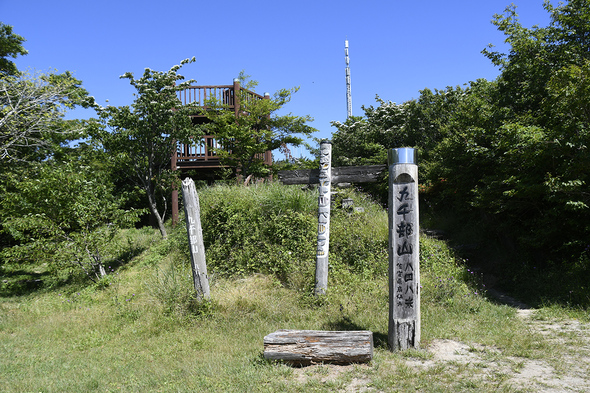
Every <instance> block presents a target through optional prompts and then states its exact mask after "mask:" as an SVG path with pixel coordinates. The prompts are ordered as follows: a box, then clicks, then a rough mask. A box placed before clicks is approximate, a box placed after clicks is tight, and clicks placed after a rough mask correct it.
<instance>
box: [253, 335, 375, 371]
mask: <svg viewBox="0 0 590 393" xmlns="http://www.w3.org/2000/svg"><path fill="white" fill-rule="evenodd" d="M264 358H265V359H268V360H282V361H284V362H286V363H289V364H293V365H300V366H306V365H310V364H318V363H334V364H350V363H366V362H369V361H371V359H372V358H373V333H372V332H370V331H367V330H358V331H337V332H330V331H321V330H278V331H276V332H274V333H271V334H269V335H268V336H265V337H264Z"/></svg>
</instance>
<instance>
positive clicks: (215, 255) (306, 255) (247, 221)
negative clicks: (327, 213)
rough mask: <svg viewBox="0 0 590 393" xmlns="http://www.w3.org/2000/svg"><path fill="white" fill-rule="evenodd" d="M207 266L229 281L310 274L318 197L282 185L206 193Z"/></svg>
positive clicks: (203, 203)
mask: <svg viewBox="0 0 590 393" xmlns="http://www.w3.org/2000/svg"><path fill="white" fill-rule="evenodd" d="M200 199H201V208H202V211H201V221H202V224H203V238H204V242H205V248H206V250H207V266H208V269H209V267H211V271H212V272H218V273H221V274H223V275H238V276H241V275H245V274H251V273H253V272H261V273H266V274H274V275H275V276H277V277H278V278H279V279H281V280H283V282H288V281H289V276H290V274H291V273H292V272H297V271H298V270H300V269H303V270H304V271H305V272H309V270H310V266H309V264H310V263H313V261H314V251H315V246H314V241H315V236H317V234H316V233H315V231H314V230H315V227H316V226H317V219H316V217H315V214H316V213H314V209H315V210H317V196H316V195H314V194H312V193H308V192H305V191H301V190H299V189H297V188H294V187H283V186H281V185H278V184H271V185H260V186H256V187H227V186H218V187H213V188H210V189H205V190H203V191H202V192H201V193H200Z"/></svg>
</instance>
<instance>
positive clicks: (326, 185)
mask: <svg viewBox="0 0 590 393" xmlns="http://www.w3.org/2000/svg"><path fill="white" fill-rule="evenodd" d="M331 179H332V142H330V141H328V140H323V141H321V143H320V176H319V183H320V187H319V197H318V246H317V253H316V263H315V294H316V295H323V294H325V293H326V289H327V288H328V255H329V250H330V199H331V197H330V195H331V192H330V185H331Z"/></svg>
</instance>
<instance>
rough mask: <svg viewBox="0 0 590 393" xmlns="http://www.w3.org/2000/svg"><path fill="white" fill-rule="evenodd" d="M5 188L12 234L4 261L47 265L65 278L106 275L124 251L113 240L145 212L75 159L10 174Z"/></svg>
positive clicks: (1, 205)
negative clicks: (124, 205) (124, 203)
mask: <svg viewBox="0 0 590 393" xmlns="http://www.w3.org/2000/svg"><path fill="white" fill-rule="evenodd" d="M2 187H3V190H2V194H3V198H2V201H0V214H1V216H2V222H3V224H2V225H3V226H2V230H3V232H4V233H5V234H6V235H7V236H8V237H9V239H10V240H9V242H8V243H9V245H10V246H7V247H5V248H3V249H2V250H1V251H0V252H1V255H2V259H3V260H4V263H5V264H9V265H15V266H18V265H22V264H27V263H28V264H36V265H42V264H46V265H47V267H48V270H49V271H50V272H52V274H53V275H54V276H56V277H57V278H58V279H59V280H61V281H64V280H67V279H68V278H70V277H71V276H72V275H75V274H76V273H82V272H83V273H84V274H86V276H87V277H88V278H90V279H91V280H93V281H98V280H99V279H100V278H101V277H102V276H104V275H106V274H107V272H106V270H107V269H106V263H107V262H112V263H116V258H117V256H118V254H119V253H120V252H122V250H120V249H117V248H116V247H113V244H111V242H112V241H113V239H114V237H115V236H116V234H117V232H118V230H119V228H121V227H126V226H129V225H131V224H133V223H134V222H135V221H136V220H137V217H138V215H139V214H140V213H141V211H124V210H122V209H120V207H119V206H120V201H119V200H118V199H117V198H115V197H114V196H113V195H112V189H111V187H110V185H109V182H108V181H106V179H105V178H103V177H101V176H100V174H96V173H94V172H93V171H92V168H89V167H84V166H79V165H77V164H76V163H71V162H67V163H57V162H45V163H43V164H39V165H36V166H34V167H31V168H30V169H29V170H27V171H23V172H13V173H10V174H8V175H7V177H6V178H5V182H4V183H3V184H2Z"/></svg>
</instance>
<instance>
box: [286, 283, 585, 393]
mask: <svg viewBox="0 0 590 393" xmlns="http://www.w3.org/2000/svg"><path fill="white" fill-rule="evenodd" d="M490 295H492V296H494V297H496V298H498V299H500V300H501V301H502V302H503V303H506V304H509V305H512V306H513V307H515V308H517V309H518V310H517V313H518V316H519V317H520V318H522V320H523V322H525V326H526V327H527V328H528V329H530V331H531V333H533V334H540V335H541V336H542V337H543V340H545V341H546V344H549V345H550V347H551V348H553V347H554V348H555V350H554V351H549V352H550V353H549V355H548V356H545V357H544V358H543V360H539V359H534V358H526V357H518V358H516V357H511V356H506V355H503V354H502V353H501V351H500V350H498V349H494V348H490V347H485V346H483V345H478V344H466V343H461V342H457V341H453V340H434V341H432V342H430V343H429V344H428V346H427V347H426V348H425V349H426V351H427V352H428V353H429V355H428V357H427V359H408V360H405V361H404V363H405V364H406V365H407V366H409V368H410V369H412V370H418V371H421V372H428V371H429V370H437V369H440V368H441V367H442V368H445V369H447V370H448V371H449V372H450V373H451V374H452V373H453V372H454V371H453V370H457V369H461V368H462V369H470V370H471V371H470V372H469V373H467V374H468V376H466V378H473V379H474V380H478V379H479V380H486V379H487V380H495V381H499V383H498V391H510V392H542V393H557V392H590V324H588V323H581V322H579V321H577V320H549V319H541V318H539V317H538V315H537V312H536V310H533V309H530V308H528V307H527V306H526V305H525V304H523V303H520V302H518V301H516V300H514V299H512V298H510V297H508V296H505V295H502V294H500V293H492V294H490ZM315 367H317V368H318V369H317V370H314V368H315ZM363 368H366V370H365V371H363ZM370 368H371V366H367V365H362V366H359V365H353V366H332V365H322V366H312V367H309V368H302V369H297V370H295V377H296V379H297V380H298V381H299V382H300V383H305V382H306V381H309V379H310V378H314V379H317V380H319V381H320V382H322V383H325V382H326V381H335V380H338V379H340V380H346V381H347V382H346V383H345V384H344V385H345V388H344V389H337V390H338V391H341V392H378V391H380V390H379V389H375V388H373V387H372V386H371V385H372V384H371V377H370V374H371V372H370ZM347 373H351V374H352V375H354V376H355V377H354V378H352V379H350V378H349V379H346V378H345V377H344V376H345V375H346V374H347ZM457 375H460V374H457ZM341 386H342V385H341ZM500 387H502V389H499V388H500ZM468 390H469V389H468ZM418 391H420V390H418ZM469 391H473V390H469ZM486 391H492V390H486Z"/></svg>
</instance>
